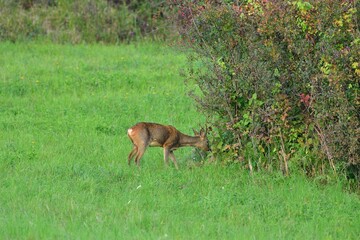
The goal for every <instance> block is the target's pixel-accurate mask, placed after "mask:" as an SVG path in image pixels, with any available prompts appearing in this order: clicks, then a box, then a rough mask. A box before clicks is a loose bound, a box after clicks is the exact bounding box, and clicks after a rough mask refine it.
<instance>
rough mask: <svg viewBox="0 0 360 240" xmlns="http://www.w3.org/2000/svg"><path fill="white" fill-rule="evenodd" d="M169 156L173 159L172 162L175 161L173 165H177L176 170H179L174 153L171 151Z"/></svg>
mask: <svg viewBox="0 0 360 240" xmlns="http://www.w3.org/2000/svg"><path fill="white" fill-rule="evenodd" d="M169 155H170V158H171V160H172V161H173V163H174V165H175V168H176V169H178V170H179V166H178V165H177V162H176V158H175V155H174V152H173V151H170V154H169Z"/></svg>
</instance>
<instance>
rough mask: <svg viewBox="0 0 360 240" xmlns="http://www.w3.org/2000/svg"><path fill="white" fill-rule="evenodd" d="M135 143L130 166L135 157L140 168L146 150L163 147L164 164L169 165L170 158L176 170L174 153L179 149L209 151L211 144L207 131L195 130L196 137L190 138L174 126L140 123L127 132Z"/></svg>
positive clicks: (129, 159)
mask: <svg viewBox="0 0 360 240" xmlns="http://www.w3.org/2000/svg"><path fill="white" fill-rule="evenodd" d="M127 134H128V136H129V138H130V140H131V141H132V143H133V145H134V146H133V149H132V151H131V152H130V154H129V157H128V164H129V165H130V162H131V159H132V158H133V157H135V163H136V164H137V165H138V166H140V159H141V157H142V156H143V154H144V152H145V150H146V148H147V147H148V146H150V147H162V148H164V162H165V164H166V165H168V164H169V157H170V158H171V160H172V161H173V162H174V165H175V168H176V169H179V167H178V165H177V162H176V158H175V155H174V153H173V151H174V150H176V149H177V148H179V147H185V146H192V147H197V148H200V149H202V150H204V151H209V150H210V148H209V143H208V140H207V138H206V131H204V130H203V129H201V130H200V133H198V132H196V131H195V130H194V134H195V136H194V137H192V136H188V135H186V134H183V133H181V132H179V131H178V130H177V129H176V128H175V127H173V126H170V125H169V126H164V125H161V124H157V123H148V122H140V123H137V124H135V125H134V126H133V127H131V128H129V129H128V132H127Z"/></svg>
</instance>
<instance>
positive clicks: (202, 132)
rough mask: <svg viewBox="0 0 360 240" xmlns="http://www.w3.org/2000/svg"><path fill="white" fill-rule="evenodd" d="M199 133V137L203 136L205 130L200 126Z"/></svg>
mask: <svg viewBox="0 0 360 240" xmlns="http://www.w3.org/2000/svg"><path fill="white" fill-rule="evenodd" d="M199 135H200V137H205V136H206V131H204V129H203V128H201V130H200V134H199Z"/></svg>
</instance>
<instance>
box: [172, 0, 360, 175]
mask: <svg viewBox="0 0 360 240" xmlns="http://www.w3.org/2000/svg"><path fill="white" fill-rule="evenodd" d="M176 4H177V6H178V8H179V12H178V15H177V24H178V26H179V30H180V33H181V35H182V39H183V43H184V44H185V45H186V46H188V47H190V48H191V49H192V50H193V54H191V56H189V61H188V67H187V69H186V71H185V76H186V78H187V80H188V81H191V82H193V83H195V84H196V86H197V89H193V91H192V93H191V95H192V96H193V97H194V98H195V100H196V102H197V103H198V106H199V108H200V109H201V110H203V111H204V113H206V114H207V116H208V119H209V120H208V121H209V122H210V123H211V124H212V125H213V126H215V128H213V129H214V130H215V129H216V131H213V142H214V146H213V154H214V155H216V156H217V157H218V158H222V159H223V161H225V162H229V161H230V162H239V163H241V164H242V165H243V166H244V167H248V168H249V169H250V170H254V169H266V170H273V169H278V170H281V171H283V172H284V174H289V173H290V171H292V170H294V171H295V170H299V169H300V170H302V171H304V172H305V173H306V174H308V175H310V176H315V175H319V174H320V175H321V174H327V173H337V174H341V173H345V172H346V169H352V170H351V174H352V176H355V177H357V178H358V179H359V176H360V173H359V171H360V170H359V169H360V147H359V144H360V141H359V136H360V124H359V122H360V113H359V103H360V98H359V76H360V63H359V59H360V56H359V54H360V34H359V22H358V18H359V10H358V9H359V2H358V1H337V0H321V1H315V0H313V1H303V0H294V1H265V0H262V1H260V0H247V1H245V0H244V1H220V2H219V1H204V2H201V1H177V2H176Z"/></svg>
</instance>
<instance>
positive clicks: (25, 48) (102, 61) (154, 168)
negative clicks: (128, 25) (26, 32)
mask: <svg viewBox="0 0 360 240" xmlns="http://www.w3.org/2000/svg"><path fill="white" fill-rule="evenodd" d="M184 62H185V57H184V56H183V55H182V54H179V53H178V52H177V51H175V50H173V49H169V48H167V47H163V46H161V45H158V44H137V45H135V44H133V45H127V46H121V47H114V46H100V45H77V46H71V45H63V46H61V45H53V44H36V43H27V44H25V43H24V44H11V43H0V229H1V231H0V239H54V238H61V239H74V238H76V239H144V238H145V239H184V238H189V239H235V238H237V239H249V238H254V239H357V237H358V236H359V235H360V229H359V227H358V226H359V225H360V218H359V216H360V200H359V198H358V196H356V195H352V194H346V193H344V192H342V190H341V185H340V184H334V185H328V186H326V187H318V186H317V185H316V184H314V183H311V182H308V181H307V180H306V179H305V178H303V177H301V176H296V175H294V176H292V177H289V178H284V177H283V176H281V175H276V174H275V175H274V174H273V175H268V174H262V173H255V174H254V175H249V174H248V173H247V172H244V171H242V170H240V169H239V168H238V167H237V166H236V165H233V166H230V167H226V168H224V167H222V166H221V165H217V164H212V165H207V164H205V165H202V167H198V166H197V164H196V162H195V163H194V161H193V160H192V157H193V151H192V150H191V149H189V148H185V149H179V150H178V151H177V152H176V156H177V158H178V160H179V165H180V170H179V171H176V170H175V169H174V167H172V166H170V167H168V168H167V167H165V166H164V163H163V160H162V158H163V156H162V151H161V150H160V149H158V148H150V149H148V150H147V152H146V153H145V156H144V158H143V159H142V167H141V168H140V169H138V168H136V167H135V166H134V165H132V166H130V167H129V166H127V161H126V158H127V154H128V153H129V151H130V150H131V143H130V141H129V140H128V139H127V136H126V130H127V128H128V127H130V126H131V125H132V124H134V123H136V122H137V121H154V122H160V123H164V124H172V125H174V126H176V127H177V128H178V129H179V130H181V131H183V132H185V133H188V134H190V133H191V128H197V127H198V126H199V125H200V124H202V123H203V122H204V118H203V117H202V116H201V115H199V113H197V112H196V109H195V108H194V106H193V103H192V101H191V100H190V99H189V98H188V97H187V95H186V89H185V87H184V85H183V82H182V80H181V79H180V78H179V76H178V70H179V68H181V67H182V66H183V64H184Z"/></svg>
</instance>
